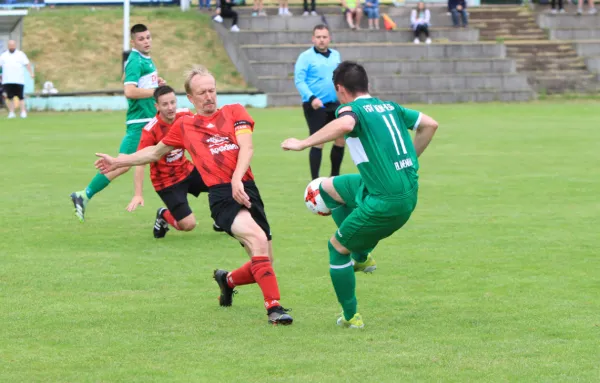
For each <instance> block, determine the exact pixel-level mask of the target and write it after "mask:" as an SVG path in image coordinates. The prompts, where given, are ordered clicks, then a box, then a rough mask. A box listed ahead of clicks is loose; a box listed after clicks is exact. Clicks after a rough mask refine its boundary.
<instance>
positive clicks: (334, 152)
mask: <svg viewBox="0 0 600 383" xmlns="http://www.w3.org/2000/svg"><path fill="white" fill-rule="evenodd" d="M329 158H331V176H332V177H335V176H339V175H340V168H341V166H342V160H343V159H344V147H343V146H337V145H331V154H330V155H329Z"/></svg>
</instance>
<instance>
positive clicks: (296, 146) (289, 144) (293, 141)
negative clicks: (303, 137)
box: [281, 138, 306, 152]
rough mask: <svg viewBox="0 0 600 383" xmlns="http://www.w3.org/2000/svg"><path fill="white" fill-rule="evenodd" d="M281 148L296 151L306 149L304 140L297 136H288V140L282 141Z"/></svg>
mask: <svg viewBox="0 0 600 383" xmlns="http://www.w3.org/2000/svg"><path fill="white" fill-rule="evenodd" d="M281 148H282V149H283V150H293V151H296V152H298V151H300V150H304V149H306V147H305V146H304V144H303V143H302V141H300V140H299V139H297V138H288V139H287V140H285V141H283V142H282V143H281Z"/></svg>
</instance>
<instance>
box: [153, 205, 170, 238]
mask: <svg viewBox="0 0 600 383" xmlns="http://www.w3.org/2000/svg"><path fill="white" fill-rule="evenodd" d="M167 212H169V210H167V209H166V208H164V207H159V208H158V210H157V211H156V220H154V228H153V229H152V233H153V234H154V238H164V236H165V235H167V231H169V223H168V222H167V220H166V219H165V218H164V215H165V213H167Z"/></svg>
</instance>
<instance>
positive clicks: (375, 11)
mask: <svg viewBox="0 0 600 383" xmlns="http://www.w3.org/2000/svg"><path fill="white" fill-rule="evenodd" d="M364 9H365V15H367V18H368V19H369V29H373V27H375V29H379V0H367V1H366V2H365V8H364ZM373 24H375V25H373Z"/></svg>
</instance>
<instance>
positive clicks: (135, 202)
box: [127, 165, 146, 212]
mask: <svg viewBox="0 0 600 383" xmlns="http://www.w3.org/2000/svg"><path fill="white" fill-rule="evenodd" d="M145 172H146V166H144V165H140V166H136V168H135V174H134V176H133V190H134V194H133V198H132V199H131V202H129V205H127V211H129V212H132V211H134V210H135V209H136V208H137V207H138V206H144V175H145Z"/></svg>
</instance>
